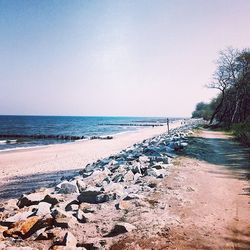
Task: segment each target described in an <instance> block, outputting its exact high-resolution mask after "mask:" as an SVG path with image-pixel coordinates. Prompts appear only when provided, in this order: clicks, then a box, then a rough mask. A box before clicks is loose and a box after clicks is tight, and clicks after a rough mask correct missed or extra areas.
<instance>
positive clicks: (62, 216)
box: [51, 208, 75, 228]
mask: <svg viewBox="0 0 250 250" xmlns="http://www.w3.org/2000/svg"><path fill="white" fill-rule="evenodd" d="M51 215H52V217H53V218H54V225H55V226H56V227H61V228H68V227H70V226H71V225H73V224H74V223H75V221H74V219H75V218H74V217H73V216H72V215H71V214H69V213H67V212H65V211H63V210H62V209H60V208H54V209H53V210H52V212H51Z"/></svg>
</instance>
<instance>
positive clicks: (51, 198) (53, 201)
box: [42, 194, 60, 206]
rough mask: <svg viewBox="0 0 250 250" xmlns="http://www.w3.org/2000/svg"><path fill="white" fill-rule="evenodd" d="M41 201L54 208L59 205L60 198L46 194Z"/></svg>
mask: <svg viewBox="0 0 250 250" xmlns="http://www.w3.org/2000/svg"><path fill="white" fill-rule="evenodd" d="M42 201H43V202H47V203H50V204H51V205H52V206H54V205H56V204H58V203H59V201H60V197H59V196H58V195H55V194H47V195H46V196H45V197H44V199H43V200H42Z"/></svg>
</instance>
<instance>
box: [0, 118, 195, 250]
mask: <svg viewBox="0 0 250 250" xmlns="http://www.w3.org/2000/svg"><path fill="white" fill-rule="evenodd" d="M198 122H199V121H197V122H194V121H193V122H192V123H190V124H189V125H185V126H182V127H181V128H178V129H174V130H171V133H170V134H162V135H160V136H157V137H154V138H152V139H147V140H144V141H143V142H142V143H138V144H135V145H133V146H132V147H130V148H127V149H125V150H123V151H121V152H120V153H119V154H116V155H112V156H110V157H108V158H105V159H101V160H98V161H97V162H94V163H92V164H88V165H87V166H85V167H84V168H83V170H82V171H80V173H79V175H78V176H75V177H74V178H72V179H69V180H63V181H62V182H61V183H59V184H58V185H57V186H55V187H52V188H47V189H45V188H44V189H40V190H36V191H35V192H33V193H30V194H23V195H22V196H21V197H20V198H19V199H18V200H16V199H12V200H9V201H6V202H4V203H3V204H0V249H9V250H11V249H13V250H14V249H27V250H28V249H54V250H55V249H110V248H111V246H112V245H113V244H115V243H116V242H117V241H119V240H120V239H121V238H122V237H124V236H126V235H127V236H128V235H130V234H133V233H137V232H144V233H145V234H144V236H145V235H147V233H148V232H149V231H150V230H145V228H149V227H152V228H154V233H159V232H161V233H163V231H164V230H165V231H166V230H167V229H166V221H167V220H168V218H167V213H163V211H164V209H166V207H167V206H166V203H165V202H164V199H161V198H160V196H161V195H163V194H164V195H166V193H167V192H168V190H167V187H164V186H163V185H162V181H163V180H164V179H165V178H166V177H167V176H168V174H169V167H170V166H171V160H172V159H173V158H174V157H176V156H177V152H178V151H180V150H183V149H185V147H187V146H188V139H187V138H188V135H190V134H192V131H191V130H192V129H193V128H194V127H195V126H196V125H197V123H198ZM156 194H157V195H158V196H159V197H158V199H153V198H152V197H155V195H156ZM146 213H147V214H148V216H149V217H142V216H143V215H144V214H146ZM159 219H160V221H159ZM157 230H158V231H157ZM138 235H139V234H138ZM144 236H143V237H144ZM138 237H139V236H138ZM131 244H132V243H131Z"/></svg>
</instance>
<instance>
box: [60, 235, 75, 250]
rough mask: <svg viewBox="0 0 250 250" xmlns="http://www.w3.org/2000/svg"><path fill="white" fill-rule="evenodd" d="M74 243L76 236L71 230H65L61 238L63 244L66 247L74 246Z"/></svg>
mask: <svg viewBox="0 0 250 250" xmlns="http://www.w3.org/2000/svg"><path fill="white" fill-rule="evenodd" d="M76 244H77V239H76V237H75V236H74V235H73V234H72V233H71V232H67V233H66V234H65V236H64V239H63V245H64V246H66V247H74V248H76Z"/></svg>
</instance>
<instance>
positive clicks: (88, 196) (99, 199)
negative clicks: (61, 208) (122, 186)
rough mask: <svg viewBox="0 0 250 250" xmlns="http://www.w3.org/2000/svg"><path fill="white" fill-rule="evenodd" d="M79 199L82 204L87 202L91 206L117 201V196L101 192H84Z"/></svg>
mask: <svg viewBox="0 0 250 250" xmlns="http://www.w3.org/2000/svg"><path fill="white" fill-rule="evenodd" d="M77 199H78V201H79V202H80V203H82V202H86V203H90V204H98V203H103V202H106V201H110V200H114V199H116V194H115V193H109V194H106V193H103V192H101V191H85V192H82V193H81V194H80V195H79V196H78V197H77Z"/></svg>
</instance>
